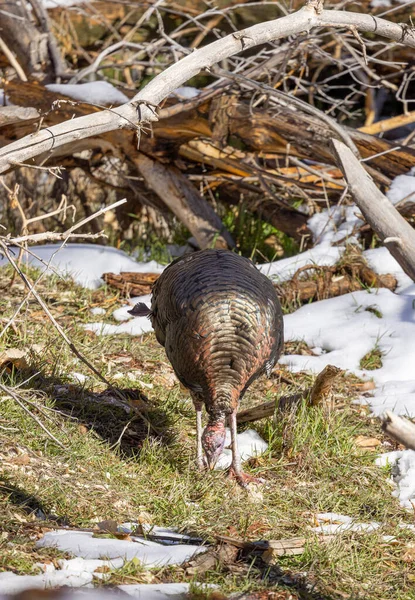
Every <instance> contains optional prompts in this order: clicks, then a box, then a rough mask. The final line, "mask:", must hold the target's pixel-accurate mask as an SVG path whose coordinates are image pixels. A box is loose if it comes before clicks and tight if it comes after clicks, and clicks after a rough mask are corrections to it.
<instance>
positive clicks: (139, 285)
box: [102, 271, 159, 296]
mask: <svg viewBox="0 0 415 600" xmlns="http://www.w3.org/2000/svg"><path fill="white" fill-rule="evenodd" d="M158 278H159V274H158V273H136V272H130V271H124V272H123V273H119V274H116V273H104V274H103V275H102V279H103V280H104V281H105V283H106V284H107V285H110V286H111V287H115V288H117V289H118V290H120V292H121V294H122V295H123V296H146V295H147V294H150V293H151V288H152V286H153V284H154V282H155V281H156V280H157V279H158Z"/></svg>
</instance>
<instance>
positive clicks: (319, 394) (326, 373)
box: [309, 365, 343, 406]
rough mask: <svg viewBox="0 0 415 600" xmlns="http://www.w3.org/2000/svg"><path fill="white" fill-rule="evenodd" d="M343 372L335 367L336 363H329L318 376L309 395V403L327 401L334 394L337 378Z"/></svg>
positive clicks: (314, 403) (316, 403)
mask: <svg viewBox="0 0 415 600" xmlns="http://www.w3.org/2000/svg"><path fill="white" fill-rule="evenodd" d="M340 373H343V370H342V369H339V368H338V367H335V366H334V365H327V366H326V367H324V369H323V370H322V371H321V373H319V374H318V375H317V377H316V380H315V382H314V384H313V387H312V388H311V392H310V396H309V398H310V399H309V405H310V406H317V405H318V404H322V403H324V402H327V400H328V399H329V397H330V396H331V394H332V390H333V383H334V381H335V380H336V378H337V377H338V376H339V375H340Z"/></svg>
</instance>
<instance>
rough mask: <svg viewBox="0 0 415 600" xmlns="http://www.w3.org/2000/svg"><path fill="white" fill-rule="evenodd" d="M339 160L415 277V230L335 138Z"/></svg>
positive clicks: (357, 196)
mask: <svg viewBox="0 0 415 600" xmlns="http://www.w3.org/2000/svg"><path fill="white" fill-rule="evenodd" d="M332 145H333V150H334V153H335V157H336V158H337V163H338V166H339V167H340V169H341V170H342V171H343V174H344V177H345V179H346V181H347V183H348V184H349V188H350V192H351V194H352V196H353V198H354V200H355V202H356V204H357V205H358V207H359V208H360V210H361V211H362V213H363V216H364V217H365V219H366V221H367V222H368V223H369V225H370V226H371V227H372V229H373V231H374V232H375V233H376V234H377V235H378V236H379V238H380V239H381V240H382V242H383V243H384V244H385V246H386V247H387V248H388V250H389V252H390V253H391V254H392V256H393V257H394V258H395V259H396V260H397V262H398V263H399V264H400V266H401V267H402V269H403V270H404V271H405V273H406V274H407V275H409V277H410V278H411V279H413V280H414V281H415V231H414V230H413V229H412V227H411V226H410V225H409V223H407V222H406V221H405V219H404V218H403V217H402V215H400V214H399V212H398V211H397V210H396V208H395V207H394V206H393V204H392V203H391V202H390V201H389V200H388V199H387V198H386V196H384V195H383V194H382V192H381V191H380V190H379V189H378V188H377V187H376V185H375V183H374V182H373V180H372V178H371V177H370V175H369V174H368V173H366V171H365V169H364V168H363V166H362V165H361V163H360V162H359V160H358V159H357V158H356V157H355V156H354V155H353V153H352V152H351V151H350V150H349V148H347V147H346V146H345V145H344V144H343V142H340V141H338V140H332Z"/></svg>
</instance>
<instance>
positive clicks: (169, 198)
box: [131, 153, 235, 249]
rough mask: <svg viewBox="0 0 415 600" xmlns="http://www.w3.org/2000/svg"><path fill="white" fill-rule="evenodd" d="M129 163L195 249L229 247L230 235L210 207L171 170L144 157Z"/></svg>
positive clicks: (133, 159)
mask: <svg viewBox="0 0 415 600" xmlns="http://www.w3.org/2000/svg"><path fill="white" fill-rule="evenodd" d="M131 160H132V161H133V162H134V164H135V165H136V167H137V169H138V170H139V171H140V173H141V175H142V176H143V177H144V179H145V181H146V183H147V185H148V187H149V188H150V189H152V190H153V191H154V192H156V194H157V195H158V196H159V198H160V199H161V200H162V201H163V202H164V204H166V206H168V207H169V208H170V210H171V211H172V212H173V213H174V214H175V215H176V217H177V218H178V219H179V220H180V221H181V222H182V223H183V224H184V225H185V226H186V227H187V229H188V230H189V231H190V232H191V234H192V235H194V237H195V238H196V241H197V243H198V244H199V247H200V248H202V249H204V248H212V247H214V248H233V247H234V246H235V243H234V241H233V239H232V236H231V235H230V233H229V232H227V231H226V229H225V228H224V227H223V224H222V221H221V220H220V218H219V217H218V215H217V214H216V213H215V211H214V210H213V208H212V207H211V206H210V205H209V204H208V203H207V202H206V200H204V198H202V196H201V195H200V194H199V192H198V191H197V189H196V188H195V187H194V185H193V184H192V183H191V182H190V181H189V180H188V179H187V177H186V176H185V175H183V173H182V172H181V171H179V170H178V169H176V168H175V167H172V166H170V165H163V164H162V163H160V162H157V161H155V160H152V159H151V158H149V157H148V156H146V155H145V154H141V153H140V154H137V156H134V157H131Z"/></svg>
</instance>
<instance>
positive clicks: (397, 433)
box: [380, 410, 415, 450]
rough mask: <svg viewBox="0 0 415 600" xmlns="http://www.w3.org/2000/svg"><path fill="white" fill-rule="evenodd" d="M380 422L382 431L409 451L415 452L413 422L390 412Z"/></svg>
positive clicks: (414, 425)
mask: <svg viewBox="0 0 415 600" xmlns="http://www.w3.org/2000/svg"><path fill="white" fill-rule="evenodd" d="M380 420H381V422H382V429H383V431H384V432H385V433H386V434H387V435H389V436H390V437H391V438H393V439H394V440H396V441H397V442H399V443H400V444H402V445H403V446H405V447H406V448H409V450H415V424H414V423H412V421H409V420H408V419H403V418H402V417H398V415H395V414H394V413H392V412H390V411H389V410H387V411H386V412H385V414H384V415H382V416H381V417H380Z"/></svg>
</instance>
